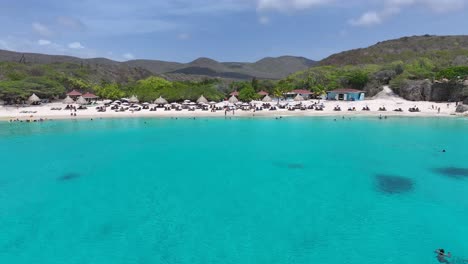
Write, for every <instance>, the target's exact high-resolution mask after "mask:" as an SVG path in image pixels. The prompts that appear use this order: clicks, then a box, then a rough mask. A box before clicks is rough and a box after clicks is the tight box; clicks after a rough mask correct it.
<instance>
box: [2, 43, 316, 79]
mask: <svg viewBox="0 0 468 264" xmlns="http://www.w3.org/2000/svg"><path fill="white" fill-rule="evenodd" d="M0 62H21V63H24V64H30V65H31V64H33V65H34V64H57V63H71V64H77V65H82V66H87V67H93V68H100V67H107V68H114V69H118V70H119V71H120V72H125V71H134V70H135V69H140V71H146V72H149V73H151V74H154V75H163V76H164V77H166V78H168V79H172V80H198V79H200V77H209V78H224V79H234V80H250V79H252V78H254V77H255V78H258V79H271V80H277V79H281V78H285V77H286V76H288V75H289V74H292V73H294V72H297V71H302V70H305V69H307V68H309V67H311V66H313V65H314V64H315V61H312V60H309V59H306V58H303V57H294V56H282V57H277V58H264V59H261V60H259V61H257V62H254V63H245V62H218V61H215V60H212V59H209V58H199V59H196V60H194V61H192V62H189V63H178V62H167V61H159V60H131V61H125V62H118V61H113V60H109V59H106V58H92V59H81V58H76V57H71V56H57V55H45V54H36V53H20V52H12V51H6V50H0ZM125 75H129V74H127V73H125Z"/></svg>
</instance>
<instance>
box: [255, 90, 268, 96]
mask: <svg viewBox="0 0 468 264" xmlns="http://www.w3.org/2000/svg"><path fill="white" fill-rule="evenodd" d="M257 94H258V95H260V96H267V95H268V92H265V91H263V90H261V91H260V92H258V93H257Z"/></svg>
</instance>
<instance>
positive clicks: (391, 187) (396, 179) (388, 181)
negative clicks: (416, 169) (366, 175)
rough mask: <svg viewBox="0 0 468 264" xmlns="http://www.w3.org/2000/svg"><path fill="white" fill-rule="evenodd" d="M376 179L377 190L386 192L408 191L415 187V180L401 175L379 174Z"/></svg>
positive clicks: (399, 192) (398, 192)
mask: <svg viewBox="0 0 468 264" xmlns="http://www.w3.org/2000/svg"><path fill="white" fill-rule="evenodd" d="M375 181H376V188H377V190H378V191H379V192H382V193H385V194H401V193H407V192H410V191H412V190H413V189H414V182H413V181H412V180H411V179H408V178H405V177H401V176H394V175H385V174H377V175H375Z"/></svg>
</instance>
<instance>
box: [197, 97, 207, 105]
mask: <svg viewBox="0 0 468 264" xmlns="http://www.w3.org/2000/svg"><path fill="white" fill-rule="evenodd" d="M207 103H208V100H206V98H205V97H204V96H203V95H202V96H200V98H198V100H197V104H207Z"/></svg>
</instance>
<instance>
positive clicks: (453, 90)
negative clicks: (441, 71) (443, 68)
mask: <svg viewBox="0 0 468 264" xmlns="http://www.w3.org/2000/svg"><path fill="white" fill-rule="evenodd" d="M466 89H467V86H466V85H464V84H463V83H461V82H442V83H433V82H431V81H429V80H409V81H406V82H405V83H404V85H403V86H402V87H401V88H400V90H399V91H398V95H400V96H401V97H403V98H405V99H406V100H410V101H434V102H457V101H458V102H460V101H463V100H464V99H465V97H466V95H465V91H466Z"/></svg>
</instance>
